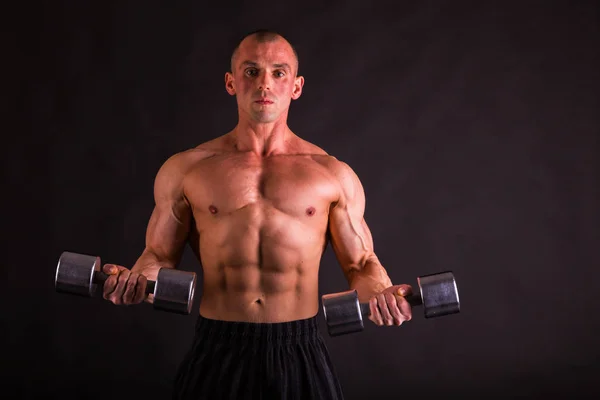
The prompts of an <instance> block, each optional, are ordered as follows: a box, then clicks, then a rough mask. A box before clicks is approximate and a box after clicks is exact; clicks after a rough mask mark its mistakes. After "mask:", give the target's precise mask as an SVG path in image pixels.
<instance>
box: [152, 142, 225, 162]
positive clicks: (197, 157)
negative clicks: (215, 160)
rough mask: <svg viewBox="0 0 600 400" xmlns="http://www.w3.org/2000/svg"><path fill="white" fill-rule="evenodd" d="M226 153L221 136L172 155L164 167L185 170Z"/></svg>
mask: <svg viewBox="0 0 600 400" xmlns="http://www.w3.org/2000/svg"><path fill="white" fill-rule="evenodd" d="M224 151H225V148H224V143H223V136H220V137H217V138H214V139H210V140H208V141H206V142H203V143H200V144H198V145H196V146H195V147H191V148H188V149H185V150H181V151H179V152H177V153H175V154H172V155H171V156H169V158H167V160H166V161H165V163H164V165H163V166H164V167H167V168H170V167H172V168H182V167H183V168H185V167H187V166H190V165H191V164H196V163H197V162H199V161H203V160H206V159H209V158H212V157H214V156H216V155H218V154H221V153H223V152H224Z"/></svg>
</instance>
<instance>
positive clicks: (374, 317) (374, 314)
mask: <svg viewBox="0 0 600 400" xmlns="http://www.w3.org/2000/svg"><path fill="white" fill-rule="evenodd" d="M369 308H370V309H371V315H370V316H369V319H370V320H371V321H373V322H374V323H375V324H376V325H379V326H381V325H383V319H382V318H381V313H380V312H379V307H378V306H377V297H372V298H371V299H370V300H369Z"/></svg>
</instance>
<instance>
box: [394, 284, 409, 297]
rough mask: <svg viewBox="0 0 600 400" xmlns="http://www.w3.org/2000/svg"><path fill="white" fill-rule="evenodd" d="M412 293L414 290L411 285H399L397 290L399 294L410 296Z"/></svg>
mask: <svg viewBox="0 0 600 400" xmlns="http://www.w3.org/2000/svg"><path fill="white" fill-rule="evenodd" d="M412 293H413V291H412V287H411V286H410V285H398V289H397V290H396V294H397V295H398V296H409V295H411V294H412Z"/></svg>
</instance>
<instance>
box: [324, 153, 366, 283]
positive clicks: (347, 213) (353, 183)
mask: <svg viewBox="0 0 600 400" xmlns="http://www.w3.org/2000/svg"><path fill="white" fill-rule="evenodd" d="M339 181H340V188H341V195H340V200H339V201H338V203H337V204H336V205H335V207H333V209H332V211H331V215H330V224H329V226H330V236H331V242H332V248H333V250H334V252H335V254H336V257H337V259H338V261H339V262H340V264H341V266H342V268H343V269H344V270H345V271H346V272H347V271H349V270H355V269H360V268H361V267H362V265H364V263H365V261H366V260H367V259H368V258H369V257H371V256H372V254H373V239H372V236H371V232H370V229H369V227H368V225H367V222H366V221H365V218H364V210H365V194H364V190H363V187H362V185H361V183H360V180H359V179H358V176H357V175H356V174H355V173H354V172H353V171H352V170H351V169H350V168H349V167H348V166H347V165H345V164H343V169H342V171H341V173H340V175H339Z"/></svg>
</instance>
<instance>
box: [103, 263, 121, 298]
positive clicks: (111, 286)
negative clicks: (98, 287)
mask: <svg viewBox="0 0 600 400" xmlns="http://www.w3.org/2000/svg"><path fill="white" fill-rule="evenodd" d="M102 272H104V273H105V274H107V275H108V278H107V279H106V281H105V282H104V285H103V289H102V297H104V299H105V300H110V299H109V298H110V296H111V295H112V293H113V292H114V290H115V288H116V286H117V281H118V278H119V272H120V270H119V268H117V266H116V265H113V264H106V265H104V266H103V267H102Z"/></svg>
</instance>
